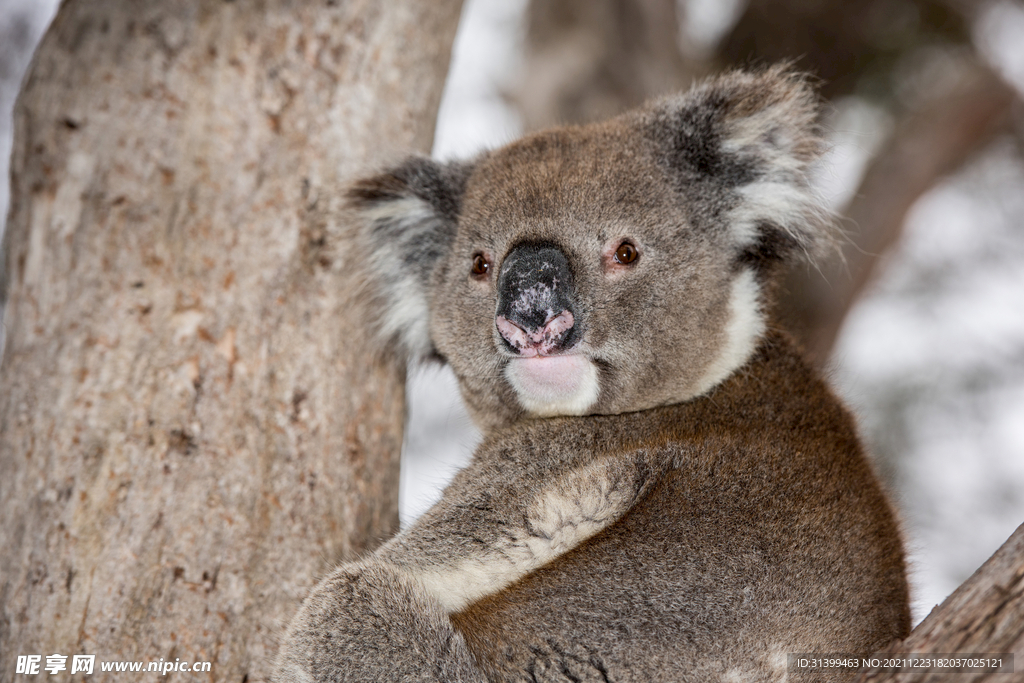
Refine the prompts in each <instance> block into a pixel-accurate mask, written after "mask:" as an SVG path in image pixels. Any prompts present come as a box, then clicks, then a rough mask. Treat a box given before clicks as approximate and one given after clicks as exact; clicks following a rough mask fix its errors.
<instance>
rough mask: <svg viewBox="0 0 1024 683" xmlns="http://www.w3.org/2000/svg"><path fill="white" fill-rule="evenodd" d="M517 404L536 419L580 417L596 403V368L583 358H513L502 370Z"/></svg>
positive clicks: (597, 389)
mask: <svg viewBox="0 0 1024 683" xmlns="http://www.w3.org/2000/svg"><path fill="white" fill-rule="evenodd" d="M505 378H506V379H507V380H508V381H509V384H511V385H512V388H513V389H515V390H516V397H517V398H518V399H519V404H520V405H522V406H523V408H525V409H526V411H527V412H529V413H531V414H533V415H536V416H538V417H553V416H555V415H583V414H585V413H586V412H587V410H588V409H589V408H590V407H591V406H592V405H594V403H595V402H596V401H597V395H598V393H599V391H600V387H599V385H598V381H597V366H596V365H594V364H593V363H592V362H591V361H590V360H588V359H586V358H584V357H583V356H543V357H534V358H516V359H513V360H511V361H509V364H508V366H507V367H506V368H505Z"/></svg>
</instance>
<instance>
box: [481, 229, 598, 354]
mask: <svg viewBox="0 0 1024 683" xmlns="http://www.w3.org/2000/svg"><path fill="white" fill-rule="evenodd" d="M573 295H574V284H573V277H572V270H571V269H570V268H569V260H568V259H567V258H566V257H565V254H564V253H563V252H562V250H561V249H559V248H558V247H557V246H554V245H552V244H547V243H532V242H528V243H524V244H520V245H518V246H517V247H515V248H514V249H512V251H510V252H509V253H508V255H507V256H506V257H505V260H504V262H503V263H502V264H501V271H500V272H499V273H498V312H497V317H496V325H497V327H498V332H499V334H501V337H502V339H504V340H505V343H506V344H507V345H508V347H509V348H510V350H513V351H516V352H517V353H519V354H520V355H524V356H533V355H537V354H538V353H539V354H543V355H547V354H551V353H557V352H559V351H561V350H564V349H567V348H569V347H571V346H572V345H573V344H574V343H575V342H576V340H577V338H578V336H579V326H578V325H577V324H576V316H575V313H574V306H573Z"/></svg>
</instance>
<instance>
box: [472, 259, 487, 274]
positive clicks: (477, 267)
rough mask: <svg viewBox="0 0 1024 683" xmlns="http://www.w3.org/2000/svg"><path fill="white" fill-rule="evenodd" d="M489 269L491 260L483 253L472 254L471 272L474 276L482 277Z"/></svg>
mask: <svg viewBox="0 0 1024 683" xmlns="http://www.w3.org/2000/svg"><path fill="white" fill-rule="evenodd" d="M490 269H491V262H490V261H488V260H487V258H486V257H485V256H484V255H483V254H476V255H475V256H473V269H472V273H473V275H475V276H476V277H483V276H484V275H487V272H488V271H489V270H490Z"/></svg>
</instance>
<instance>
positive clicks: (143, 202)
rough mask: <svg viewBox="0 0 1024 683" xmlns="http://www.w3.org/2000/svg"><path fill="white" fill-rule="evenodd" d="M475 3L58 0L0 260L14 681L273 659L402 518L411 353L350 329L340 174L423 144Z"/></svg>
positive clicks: (248, 674)
mask: <svg viewBox="0 0 1024 683" xmlns="http://www.w3.org/2000/svg"><path fill="white" fill-rule="evenodd" d="M459 6H460V2H459V0H443V1H440V2H431V3H422V2H417V1H416V0H395V1H389V2H386V3H377V2H367V1H359V0H339V1H336V2H320V3H293V2H287V1H285V0H264V1H263V2H255V1H253V2H244V1H242V0H238V1H236V2H212V1H201V0H168V1H166V2H160V3H146V2H142V1H141V0H140V1H136V2H132V1H130V0H70V1H68V2H66V3H65V4H64V6H63V7H62V8H61V11H60V13H59V14H58V16H57V18H56V19H55V21H54V23H53V26H52V27H51V28H50V30H49V32H48V34H47V36H46V38H45V39H44V41H43V43H42V45H41V46H40V48H39V52H38V54H37V56H36V59H35V63H34V66H33V69H32V71H31V74H30V77H29V78H28V79H27V81H26V85H25V89H24V92H23V94H22V95H21V99H20V101H19V105H18V111H17V114H16V122H15V131H16V132H15V135H16V139H15V140H16V141H15V149H14V155H13V159H12V178H13V184H12V197H11V199H12V205H11V212H10V220H9V223H8V228H7V235H6V237H5V241H6V250H5V255H4V258H5V262H4V263H5V269H6V270H5V276H4V277H3V278H0V282H3V286H4V290H5V295H6V300H7V301H6V303H7V309H6V318H5V327H6V332H7V337H6V349H5V352H4V357H3V364H2V366H0V500H2V501H3V505H2V506H0V548H3V551H2V552H0V610H2V611H0V652H2V653H3V666H2V669H0V671H2V673H0V679H3V680H10V679H11V678H12V677H13V675H14V660H15V658H16V657H17V656H18V655H32V654H37V655H43V656H44V659H43V663H44V665H45V661H46V660H45V656H46V655H50V654H54V653H58V654H62V655H66V656H68V660H67V669H68V671H65V672H63V674H62V675H63V676H65V678H66V676H67V674H68V672H69V671H70V668H71V658H70V655H74V654H94V655H96V662H97V664H96V671H97V673H99V663H100V662H103V661H112V660H136V661H156V660H159V659H160V658H163V659H164V660H165V661H171V662H173V661H175V660H179V659H180V660H181V661H184V662H192V661H204V662H211V663H212V672H211V674H208V676H210V678H211V679H212V680H230V681H235V682H241V681H245V680H258V679H261V678H263V677H264V676H265V675H266V673H267V662H268V659H269V658H270V657H272V656H273V654H274V651H275V648H276V638H277V637H279V634H280V632H282V631H283V628H284V626H285V625H286V623H287V620H288V619H289V618H290V617H291V615H292V614H293V612H294V611H295V610H296V609H297V608H298V606H299V603H300V601H301V600H302V598H303V597H304V594H305V592H306V590H307V589H308V588H309V587H310V586H312V585H313V583H314V580H315V578H316V577H317V576H318V575H319V574H320V573H322V572H323V571H325V570H326V569H327V568H328V567H329V566H330V565H331V564H332V563H333V562H335V561H337V560H339V559H340V558H341V557H344V556H347V555H350V554H352V553H354V552H358V551H360V550H363V549H365V548H368V547H370V546H372V545H374V544H375V543H376V542H378V541H379V540H381V539H382V538H384V537H386V536H387V535H389V534H390V533H392V532H393V531H394V530H395V529H396V528H397V525H398V515H397V491H398V458H399V450H400V444H401V432H402V423H403V412H404V408H403V406H404V393H403V381H404V368H403V367H400V366H399V365H398V364H397V363H396V362H394V361H393V360H388V359H386V358H383V359H377V360H372V359H373V358H374V356H373V349H371V348H369V347H368V342H367V340H366V339H365V338H363V336H362V333H361V330H362V329H363V328H364V327H365V325H363V324H362V323H361V321H360V317H361V316H362V315H364V313H361V312H360V310H361V309H360V307H359V306H355V305H352V303H351V301H352V298H353V293H354V289H355V285H354V283H353V282H351V281H350V280H349V279H348V278H347V275H346V273H347V271H348V269H347V267H346V264H347V262H348V261H349V260H350V259H357V258H359V257H360V253H359V251H358V249H353V248H352V247H351V246H345V245H344V244H343V243H342V242H341V238H340V235H341V233H342V231H341V230H340V228H339V223H341V222H343V220H344V215H343V214H341V213H339V208H338V207H339V203H340V202H339V199H338V195H339V187H340V186H341V185H342V184H343V183H345V182H346V180H347V179H349V178H350V177H351V176H352V175H353V174H355V173H357V172H360V171H365V170H366V168H367V167H368V166H373V165H377V164H379V163H382V162H384V161H386V160H393V159H395V158H396V157H397V156H398V155H399V154H400V153H405V152H408V151H409V150H419V151H427V150H429V148H430V142H431V138H432V131H433V123H434V116H435V114H436V111H437V106H438V103H439V99H440V93H441V88H442V84H443V80H444V75H445V73H446V70H447V66H448V58H449V51H450V47H451V42H452V39H453V36H454V32H455V27H456V24H457V20H458V15H459ZM57 680H61V678H60V677H58V679H57Z"/></svg>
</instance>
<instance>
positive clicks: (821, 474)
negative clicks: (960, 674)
mask: <svg viewBox="0 0 1024 683" xmlns="http://www.w3.org/2000/svg"><path fill="white" fill-rule="evenodd" d="M817 110H818V105H817V98H816V95H815V94H814V92H813V89H812V88H811V87H810V86H809V85H808V84H807V82H806V79H805V78H804V77H802V76H801V75H799V74H796V73H794V72H792V71H791V70H789V69H788V68H786V67H775V68H768V69H763V70H761V71H758V72H733V73H728V74H725V75H723V76H720V77H718V78H715V79H712V80H710V81H707V82H704V83H701V84H698V85H696V86H695V87H694V88H693V89H691V90H690V91H689V92H687V93H685V94H681V95H676V96H670V97H666V98H664V99H660V100H656V101H653V102H650V103H648V104H646V105H645V106H642V107H640V108H639V109H636V110H634V111H630V112H628V113H626V114H623V115H621V116H619V117H617V118H613V119H611V120H609V121H605V122H601V123H595V124H590V125H586V126H566V127H561V128H556V129H554V130H549V131H546V132H541V133H538V134H535V135H530V136H527V137H525V138H523V139H521V140H518V141H516V142H513V143H512V144H509V145H508V146H506V147H503V148H500V149H497V150H494V151H490V152H486V153H483V154H481V155H480V156H479V157H477V158H475V159H472V160H469V161H455V162H449V163H438V162H435V161H431V160H428V159H423V158H412V159H409V160H407V161H406V162H405V163H402V164H401V165H398V166H397V167H394V168H392V169H390V170H388V171H385V172H383V173H380V174H379V175H376V176H373V177H370V178H367V179H365V180H362V181H360V182H358V183H356V184H355V185H354V186H353V187H352V188H351V189H350V190H349V200H350V204H351V208H352V210H353V212H354V214H355V215H356V216H357V219H356V220H355V221H354V226H353V227H352V232H351V239H352V240H354V241H355V244H356V245H357V246H358V248H359V250H360V253H362V254H364V255H365V256H366V258H364V259H362V260H363V261H364V262H365V266H363V268H364V270H363V272H361V273H360V277H361V278H362V280H363V281H364V283H365V287H366V289H365V293H367V294H369V295H370V297H371V300H372V301H373V302H374V309H375V310H376V311H378V315H377V316H376V319H375V321H374V323H373V324H374V325H375V328H374V329H375V332H376V334H377V337H378V338H379V340H380V343H381V345H382V347H386V348H389V349H392V350H393V351H394V352H395V353H400V354H402V356H403V357H405V358H407V359H409V360H410V361H413V362H416V361H421V360H429V359H436V360H439V361H441V362H444V363H447V364H449V365H450V366H451V368H452V370H453V371H454V374H455V376H456V377H457V378H458V382H459V387H460V390H461V393H462V396H463V398H464V400H465V402H466V405H467V407H468V410H469V412H470V414H471V416H472V418H473V419H474V420H475V422H476V423H477V424H478V425H479V426H480V428H481V429H482V431H483V441H482V443H481V444H480V446H479V447H478V449H477V450H476V452H475V453H474V455H473V459H472V462H471V463H470V464H469V465H468V466H467V467H466V468H465V469H463V470H462V471H461V472H459V473H458V474H457V475H456V476H455V478H454V480H453V481H452V482H451V484H450V485H449V486H448V487H447V488H446V489H445V491H444V493H443V496H442V498H441V500H440V502H438V503H437V505H435V506H434V507H433V508H432V509H431V510H429V511H428V512H427V513H425V514H424V515H423V517H422V518H421V519H419V520H418V521H417V522H415V524H413V525H412V526H411V527H410V528H409V529H407V530H406V531H404V532H402V533H400V534H398V535H397V536H395V537H394V538H392V539H391V540H390V541H388V542H387V543H385V544H384V545H382V546H381V547H380V548H379V549H377V550H376V551H375V552H373V553H372V554H370V555H369V556H367V557H364V558H362V559H360V560H358V561H355V562H349V563H345V564H343V565H342V566H340V567H338V568H337V569H335V570H334V571H333V572H332V573H330V574H329V575H328V576H327V577H326V578H324V579H323V580H322V581H321V582H320V583H319V585H317V586H316V587H315V588H314V589H313V590H312V592H311V594H310V595H309V597H308V598H307V599H306V600H305V602H304V604H303V605H302V607H301V608H300V610H299V612H298V614H297V616H296V617H295V618H294V620H293V621H292V623H291V625H290V627H289V628H288V631H287V633H286V634H285V637H284V641H283V643H282V646H281V650H280V653H279V655H278V659H277V663H276V674H275V676H276V680H277V681H282V682H284V681H391V680H393V681H574V682H576V681H679V680H692V681H723V682H727V683H731V682H735V681H782V680H787V678H789V679H795V678H799V676H794V674H793V673H792V672H788V671H787V655H788V654H789V653H840V652H843V653H871V652H874V651H877V650H879V649H881V648H883V647H884V646H886V645H887V644H889V643H890V642H891V641H893V640H894V639H898V638H902V637H905V636H906V635H907V633H908V632H909V627H910V612H909V606H908V590H907V582H906V576H905V564H904V555H903V549H902V544H901V540H900V533H899V528H898V524H897V521H896V518H895V516H894V513H893V511H892V509H891V507H890V505H889V503H888V502H887V499H886V497H885V495H884V493H883V490H882V488H881V486H880V484H879V482H878V480H877V479H876V476H875V474H874V473H873V470H872V467H871V465H870V463H869V461H868V460H867V458H866V457H865V453H864V449H863V447H862V446H861V444H860V442H859V440H858V437H857V433H856V428H855V424H854V421H853V419H852V418H851V416H850V415H849V413H848V412H847V411H846V410H845V409H844V407H843V405H842V404H841V403H840V401H839V400H838V399H837V398H836V397H835V396H834V395H833V393H832V392H831V391H830V390H829V388H828V387H827V386H826V384H825V383H824V382H823V380H822V379H821V378H820V377H819V376H818V375H817V374H816V372H815V371H814V370H812V369H811V367H810V366H809V365H808V364H807V363H806V362H805V361H804V360H802V357H801V354H800V351H799V350H798V349H797V348H796V346H795V344H794V342H792V341H791V340H790V338H789V337H787V335H786V334H785V333H784V332H782V331H780V330H779V329H778V325H777V324H775V323H773V315H774V314H773V302H774V300H775V296H776V290H777V289H778V287H777V282H778V280H779V276H780V274H781V273H782V272H783V271H784V269H785V268H786V267H787V264H789V263H791V262H793V261H794V260H799V259H806V258H808V257H810V258H816V257H818V256H819V255H821V254H822V253H824V252H827V251H828V250H829V249H830V244H833V243H834V239H833V237H832V236H831V235H832V232H833V231H832V229H831V228H830V226H829V222H828V216H827V213H826V212H825V211H824V210H823V209H822V207H821V204H820V202H819V201H818V200H817V199H816V197H815V194H814V192H813V191H812V189H811V188H810V186H809V182H808V173H809V168H810V166H811V165H812V164H813V163H814V162H815V161H816V159H817V158H818V157H819V156H820V153H821V150H822V140H821V137H820V134H819V131H818V126H817V124H816V120H817V114H818V111H817Z"/></svg>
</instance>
